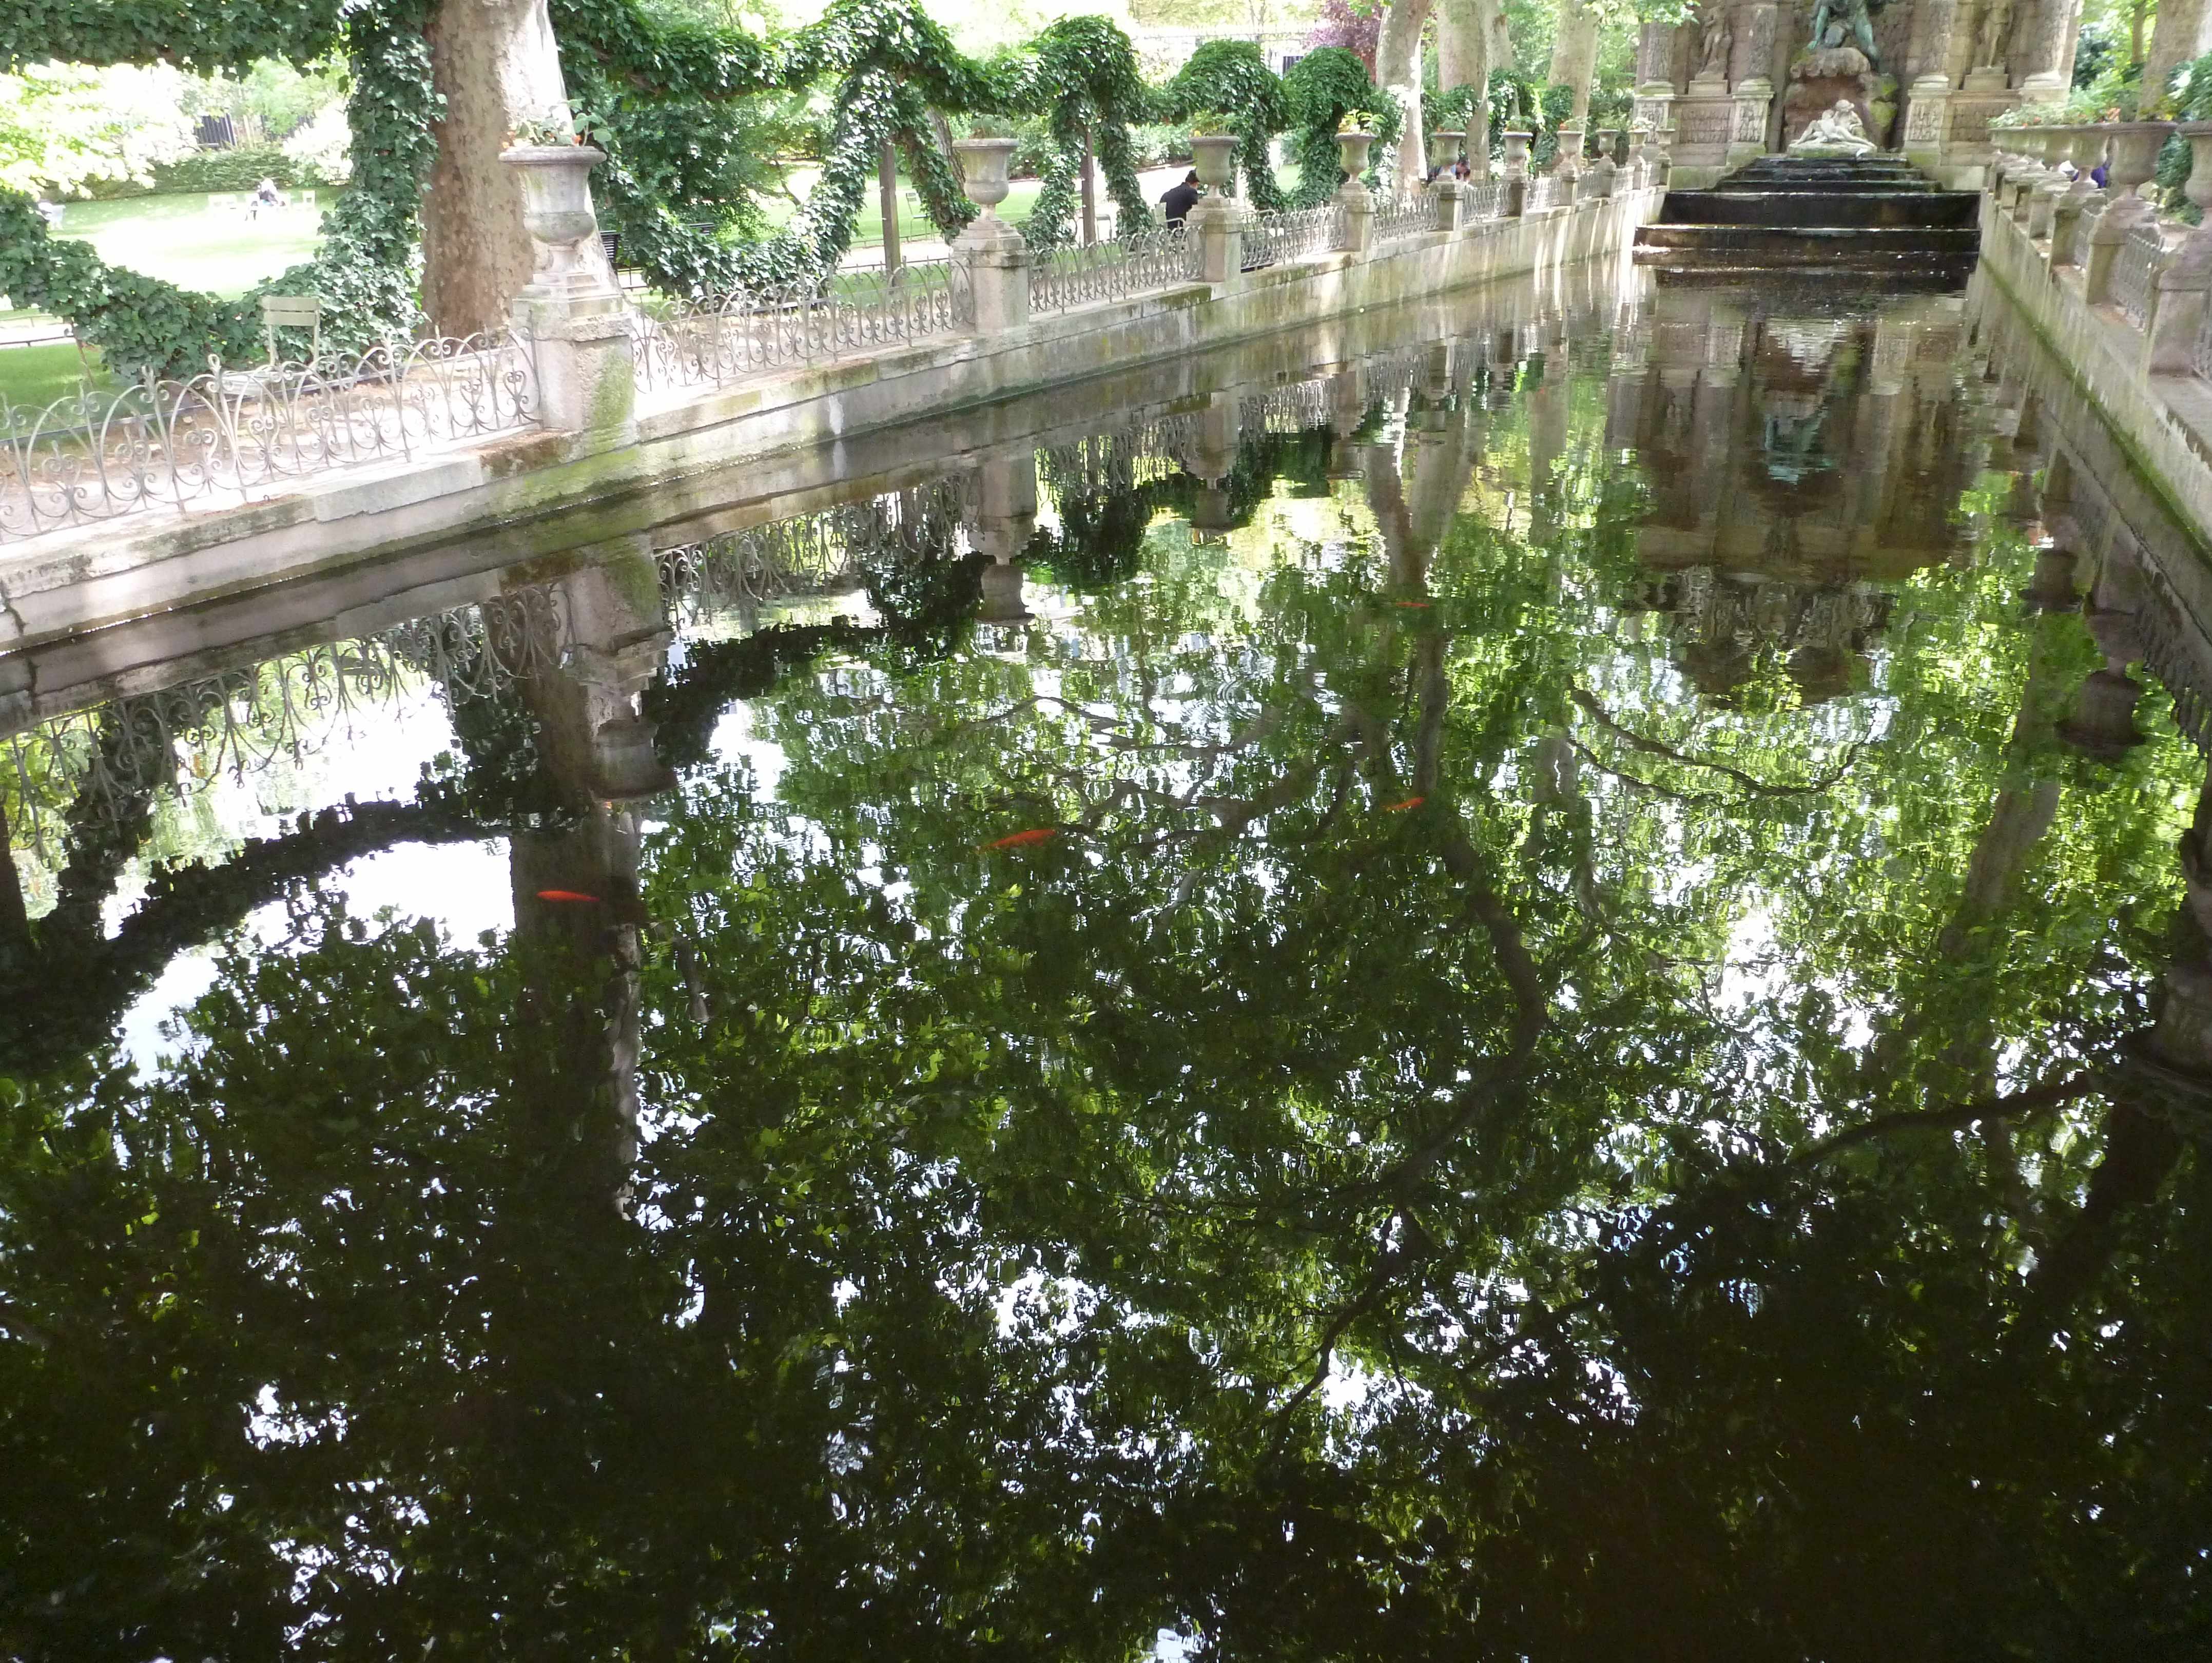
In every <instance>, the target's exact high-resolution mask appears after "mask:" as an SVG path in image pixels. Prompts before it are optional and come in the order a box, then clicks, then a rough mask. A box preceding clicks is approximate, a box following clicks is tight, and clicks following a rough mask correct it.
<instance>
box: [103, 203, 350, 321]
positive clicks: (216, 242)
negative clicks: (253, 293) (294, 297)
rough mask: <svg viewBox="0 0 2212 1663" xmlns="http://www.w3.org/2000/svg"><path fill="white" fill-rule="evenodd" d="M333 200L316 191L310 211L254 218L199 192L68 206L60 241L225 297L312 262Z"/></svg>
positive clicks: (301, 209)
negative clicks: (79, 243) (77, 242)
mask: <svg viewBox="0 0 2212 1663" xmlns="http://www.w3.org/2000/svg"><path fill="white" fill-rule="evenodd" d="M333 194H334V193H333V192H329V191H319V192H316V193H315V196H316V205H315V206H313V207H312V208H311V207H307V206H306V205H305V204H301V205H300V206H297V207H291V208H276V209H264V210H262V211H261V213H260V215H259V216H258V217H257V218H254V219H248V218H246V214H245V210H244V209H243V208H242V207H241V206H240V205H237V204H242V203H243V202H244V200H245V198H244V196H243V194H241V195H240V196H239V197H238V198H236V199H235V202H234V204H233V205H231V206H229V207H227V208H226V207H217V208H215V209H212V210H211V209H210V207H209V206H208V198H207V197H206V196H205V195H204V194H197V193H195V194H192V195H187V196H173V197H167V196H164V197H125V198H122V199H121V200H120V201H117V202H72V203H70V204H68V209H67V211H66V212H65V213H64V216H63V219H62V226H61V235H63V236H65V237H78V238H81V239H82V240H83V241H86V242H88V243H90V244H91V245H92V247H93V250H94V253H97V254H98V255H99V256H100V259H104V260H106V262H107V263H108V264H109V265H127V266H129V267H130V268H131V270H132V271H143V272H144V273H145V274H146V275H147V276H148V277H160V278H161V279H163V280H164V281H165V282H168V283H175V284H177V285H178V286H179V287H180V288H185V289H200V290H202V291H204V292H205V293H207V294H210V295H224V296H226V297H228V296H231V295H242V294H244V293H245V292H246V290H247V289H251V288H252V287H253V285H254V284H256V283H260V282H262V281H263V280H264V278H268V277H275V276H276V274H277V273H278V272H280V271H285V270H287V269H288V268H289V267H291V266H295V265H299V264H300V263H301V261H303V260H307V259H312V258H313V255H314V252H315V239H316V235H317V234H318V233H319V230H320V228H321V226H322V222H323V216H322V210H323V209H324V208H325V207H327V206H329V204H330V200H331V196H332V195H333Z"/></svg>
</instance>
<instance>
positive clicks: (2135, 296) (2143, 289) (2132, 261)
mask: <svg viewBox="0 0 2212 1663" xmlns="http://www.w3.org/2000/svg"><path fill="white" fill-rule="evenodd" d="M2165 265H2166V238H2165V236H2164V235H2163V234H2162V233H2161V232H2160V230H2159V228H2158V225H2157V222H2155V221H2146V222H2143V223H2142V224H2141V225H2138V226H2136V228H2135V229H2134V230H2132V231H2130V232H2129V233H2128V235H2127V237H2126V239H2125V241H2123V242H2122V243H2121V244H2120V252H2119V253H2117V254H2116V255H2114V256H2113V257H2112V304H2113V305H2115V306H2117V307H2118V308H2120V312H2121V314H2123V315H2124V317H2125V318H2126V319H2127V320H2128V321H2129V322H2130V323H2131V324H2133V325H2134V326H2136V328H2138V329H2143V328H2147V327H2148V326H2149V324H2150V311H2151V285H2152V284H2153V283H2155V282H2157V280H2158V274H2159V272H2160V270H2161V269H2163V267H2164V266H2165Z"/></svg>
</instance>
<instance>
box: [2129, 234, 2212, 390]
mask: <svg viewBox="0 0 2212 1663" xmlns="http://www.w3.org/2000/svg"><path fill="white" fill-rule="evenodd" d="M2208 290H2212V230H2208V229H2203V228H2199V229H2197V230H2195V231H2192V232H2191V233H2190V234H2189V240H2188V241H2186V242H2185V243H2183V244H2182V245H2181V247H2179V248H2178V249H2176V250H2175V251H2174V253H2173V257H2172V259H2169V260H2168V261H2167V262H2166V269H2165V270H2164V271H2160V273H2159V274H2158V277H2157V278H2156V280H2155V281H2154V283H2153V284H2152V291H2153V301H2154V304H2153V306H2152V308H2151V316H2150V330H2149V334H2148V338H2147V339H2146V340H2145V341H2144V343H2143V369H2144V371H2145V372H2146V373H2147V374H2148V375H2195V374H2196V373H2197V337H2198V336H2199V335H2200V334H2201V333H2202V332H2203V328H2204V318H2205V311H2206V301H2207V291H2208Z"/></svg>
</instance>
